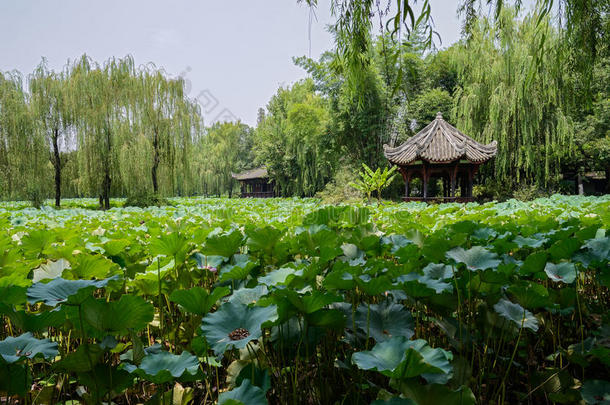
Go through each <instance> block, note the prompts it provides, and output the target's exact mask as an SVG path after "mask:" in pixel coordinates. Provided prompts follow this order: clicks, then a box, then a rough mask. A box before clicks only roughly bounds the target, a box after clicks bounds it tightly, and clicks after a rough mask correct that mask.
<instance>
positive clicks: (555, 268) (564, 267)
mask: <svg viewBox="0 0 610 405" xmlns="http://www.w3.org/2000/svg"><path fill="white" fill-rule="evenodd" d="M544 272H545V273H546V275H547V276H549V278H550V279H551V280H552V281H554V282H556V283H558V282H560V281H561V282H564V283H566V284H572V283H573V282H574V280H576V267H574V263H570V262H561V263H559V264H554V263H550V262H549V263H547V264H546V267H545V268H544Z"/></svg>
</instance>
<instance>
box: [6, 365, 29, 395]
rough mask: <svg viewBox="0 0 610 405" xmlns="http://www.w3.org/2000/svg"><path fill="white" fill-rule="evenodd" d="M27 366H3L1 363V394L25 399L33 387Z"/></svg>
mask: <svg viewBox="0 0 610 405" xmlns="http://www.w3.org/2000/svg"><path fill="white" fill-rule="evenodd" d="M28 367H29V366H28V365H26V364H2V361H0V392H3V393H7V394H8V395H19V396H21V397H25V396H26V394H27V393H28V391H30V388H31V387H32V376H31V373H30V372H29V371H28Z"/></svg>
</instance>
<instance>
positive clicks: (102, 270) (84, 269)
mask: <svg viewBox="0 0 610 405" xmlns="http://www.w3.org/2000/svg"><path fill="white" fill-rule="evenodd" d="M75 258H76V259H75V260H76V265H75V266H73V267H72V268H71V269H69V270H67V271H66V276H65V277H64V278H70V279H74V280H90V279H93V278H95V279H104V278H108V277H110V276H114V275H116V274H118V273H120V269H119V267H118V266H117V264H116V263H114V262H113V261H111V260H108V259H107V258H105V257H104V256H101V255H88V254H82V253H81V254H79V255H76V256H75Z"/></svg>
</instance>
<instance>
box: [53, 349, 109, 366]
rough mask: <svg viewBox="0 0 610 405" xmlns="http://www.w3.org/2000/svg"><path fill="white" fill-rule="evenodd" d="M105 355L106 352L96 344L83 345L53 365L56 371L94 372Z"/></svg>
mask: <svg viewBox="0 0 610 405" xmlns="http://www.w3.org/2000/svg"><path fill="white" fill-rule="evenodd" d="M103 355H104V350H103V349H102V348H101V347H100V346H99V345H96V344H89V343H85V344H81V345H79V346H78V347H77V348H76V351H74V352H71V353H68V354H67V355H65V356H63V358H62V359H61V360H60V361H58V362H56V363H55V364H54V365H53V368H54V369H56V370H63V371H73V372H76V373H84V372H88V371H91V370H92V367H95V365H96V364H98V363H99V361H100V359H101V358H102V356H103Z"/></svg>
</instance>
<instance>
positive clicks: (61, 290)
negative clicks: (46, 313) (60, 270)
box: [27, 276, 118, 307]
mask: <svg viewBox="0 0 610 405" xmlns="http://www.w3.org/2000/svg"><path fill="white" fill-rule="evenodd" d="M117 279H118V276H114V277H110V278H107V279H105V280H65V279H63V278H56V279H54V280H51V281H50V282H48V283H46V284H45V283H42V282H39V283H35V284H33V285H32V286H31V287H30V288H28V290H27V297H28V302H29V303H30V304H36V303H37V302H41V301H42V302H44V304H45V305H47V306H49V307H54V306H56V305H59V304H61V303H64V302H67V303H69V304H75V305H78V304H81V303H82V302H83V301H85V300H86V299H87V298H88V297H89V295H90V294H91V292H92V291H94V290H97V289H98V288H102V287H106V286H107V285H108V283H109V282H110V281H112V280H117Z"/></svg>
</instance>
